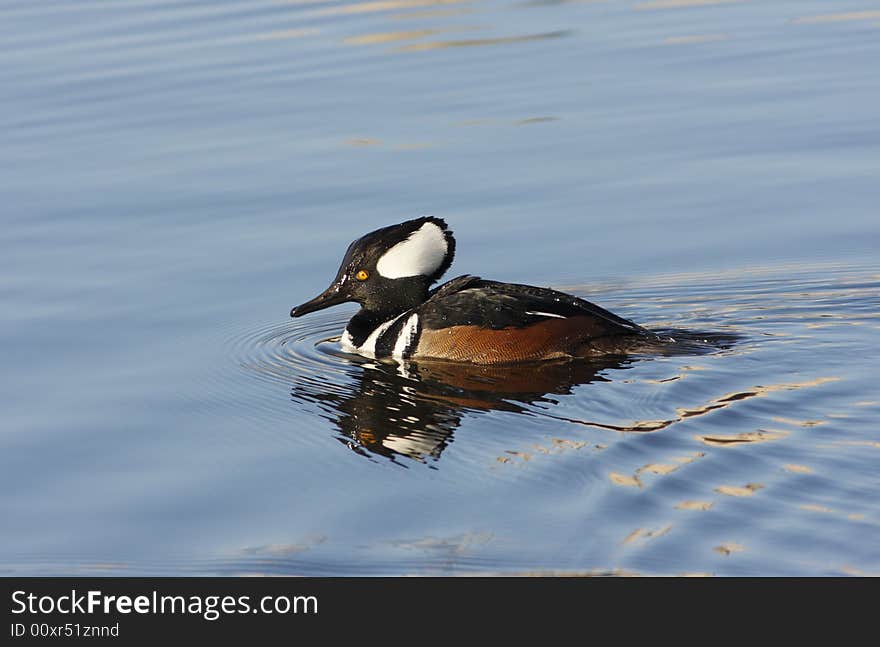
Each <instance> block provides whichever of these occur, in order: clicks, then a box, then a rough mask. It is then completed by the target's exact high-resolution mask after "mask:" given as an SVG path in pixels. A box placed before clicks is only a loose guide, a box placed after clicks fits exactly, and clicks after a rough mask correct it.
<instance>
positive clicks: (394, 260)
mask: <svg viewBox="0 0 880 647" xmlns="http://www.w3.org/2000/svg"><path fill="white" fill-rule="evenodd" d="M447 251H449V244H448V243H447V242H446V236H445V235H444V234H443V230H442V229H440V227H438V226H437V225H436V224H434V223H433V222H426V223H425V224H424V225H422V226H421V227H419V228H418V229H417V230H415V231H414V232H413V233H411V234H410V235H409V238H407V239H406V240H403V241H401V242H399V243H397V244H396V245H395V246H394V247H392V248H391V249H389V250H388V251H387V252H385V253H384V254H382V257H381V258H380V259H379V262H378V263H377V264H376V269H377V270H379V274H381V275H382V276H384V277H385V278H386V279H399V278H403V277H404V276H430V275H431V274H433V273H434V272H436V271H437V269H438V268H439V267H440V266H441V265H442V264H443V259H445V258H446V252H447Z"/></svg>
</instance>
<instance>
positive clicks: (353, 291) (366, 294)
mask: <svg viewBox="0 0 880 647" xmlns="http://www.w3.org/2000/svg"><path fill="white" fill-rule="evenodd" d="M454 255H455V238H453V236H452V232H451V231H449V230H448V229H447V227H446V223H445V222H444V221H443V220H442V219H440V218H434V217H433V216H423V217H421V218H416V219H415V220H407V221H406V222H402V223H400V224H399V225H391V226H390V227H383V228H382V229H377V230H376V231H373V232H370V233H369V234H367V235H366V236H363V237H362V238H359V239H358V240H356V241H354V242H353V243H352V244H351V245H349V246H348V251H346V252H345V256H344V257H343V259H342V265H340V267H339V272H337V273H336V278H335V279H333V282H332V283H331V284H330V287H328V288H327V289H326V290H324V291H323V292H322V293H321V294H319V295H318V296H316V297H315V298H314V299H312V300H311V301H306V302H305V303H303V304H302V305H298V306H296V307H295V308H294V309H293V310H291V311H290V316H291V317H300V316H302V315H304V314H308V313H310V312H315V311H316V310H323V309H324V308H329V307H330V306H335V305H337V304H339V303H345V302H347V301H357V302H358V303H360V304H361V306H362V307H363V308H364V309H366V310H371V311H375V312H387V313H397V312H403V311H405V310H408V309H410V308H413V307H415V306H417V305H418V304H420V303H422V302H423V301H424V300H425V299H426V298H427V296H428V288H429V286H430V285H431V284H432V283H434V282H435V281H437V280H438V279H439V278H440V277H441V276H443V274H444V273H445V272H446V270H448V269H449V266H450V265H451V264H452V258H453V256H454Z"/></svg>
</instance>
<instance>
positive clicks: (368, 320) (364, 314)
mask: <svg viewBox="0 0 880 647" xmlns="http://www.w3.org/2000/svg"><path fill="white" fill-rule="evenodd" d="M407 310H410V308H402V309H395V310H367V309H366V308H361V309H360V310H359V311H358V313H357V314H356V315H355V316H353V317H352V318H351V321H349V322H348V325H347V326H346V327H345V330H346V332H347V333H348V337H349V341H350V342H351V343H352V344H354V345H355V346H357V347H361V346H363V344H364V342H365V341H366V340H367V337H369V336H370V335H371V334H372V333H373V332H374V331H375V330H376V329H377V328H378V327H379V326H381V325H382V324H384V323H386V322H388V321H391V320H392V319H394V318H396V317H399V316H400V315H402V314H403V313H404V312H406V311H407Z"/></svg>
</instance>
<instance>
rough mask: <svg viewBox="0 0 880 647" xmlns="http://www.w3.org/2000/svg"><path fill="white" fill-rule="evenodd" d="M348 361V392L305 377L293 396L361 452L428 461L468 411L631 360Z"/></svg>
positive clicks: (543, 397) (499, 405)
mask: <svg viewBox="0 0 880 647" xmlns="http://www.w3.org/2000/svg"><path fill="white" fill-rule="evenodd" d="M347 357H351V356H347ZM351 361H352V364H355V363H356V364H357V368H359V369H360V370H355V371H352V375H351V377H352V378H353V379H354V382H355V383H354V384H352V385H350V388H349V389H348V392H345V393H341V392H339V390H338V387H337V388H334V389H331V388H327V389H322V388H321V385H320V383H318V382H317V381H315V380H314V379H308V380H306V379H303V380H298V381H297V383H295V384H294V386H293V387H292V389H291V395H292V397H293V398H294V399H296V400H300V401H310V402H316V403H318V405H319V406H320V407H321V408H322V409H323V410H324V412H325V414H329V415H327V416H326V417H328V418H329V419H330V420H331V421H332V422H333V423H334V424H335V425H336V426H337V427H338V429H339V431H340V432H341V437H340V440H342V442H344V443H345V444H346V445H348V447H349V448H351V449H352V450H353V451H355V452H357V453H359V454H361V455H363V456H375V455H379V456H385V457H388V458H390V459H392V460H394V459H396V458H397V457H398V456H405V457H407V458H411V459H415V460H418V461H422V462H426V461H427V460H429V459H434V460H436V459H438V458H439V457H440V454H441V453H442V452H443V450H444V449H445V448H446V446H447V445H449V443H451V442H452V438H453V432H454V431H455V429H456V428H457V427H458V426H459V425H460V424H461V421H462V418H463V417H464V416H465V415H466V414H467V413H473V412H486V411H491V410H498V411H508V412H525V411H526V406H527V405H529V404H533V403H537V402H552V399H550V396H552V395H565V394H569V393H571V392H572V389H573V388H574V387H576V386H578V385H581V384H589V383H590V382H597V381H603V382H606V381H608V378H607V377H604V376H603V375H602V374H603V372H604V371H606V370H608V369H612V368H623V367H625V366H626V365H627V364H629V363H631V362H632V361H633V360H631V359H627V358H626V357H617V358H611V357H604V358H602V360H601V361H577V362H572V361H568V362H564V361H560V362H546V361H545V362H540V363H535V364H525V365H524V364H518V365H512V366H492V365H488V366H487V365H475V364H464V363H451V362H418V363H416V362H406V363H405V364H400V365H399V364H396V363H388V364H385V363H380V362H371V361H366V360H364V359H360V360H351Z"/></svg>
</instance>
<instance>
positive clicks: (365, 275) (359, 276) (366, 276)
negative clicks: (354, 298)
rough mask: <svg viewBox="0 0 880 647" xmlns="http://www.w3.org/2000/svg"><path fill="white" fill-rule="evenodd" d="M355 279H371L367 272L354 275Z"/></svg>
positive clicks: (363, 271)
mask: <svg viewBox="0 0 880 647" xmlns="http://www.w3.org/2000/svg"><path fill="white" fill-rule="evenodd" d="M354 278H356V279H357V280H358V281H366V280H367V279H368V278H370V273H369V272H367V270H361V271H360V272H358V273H357V274H355V275H354Z"/></svg>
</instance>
